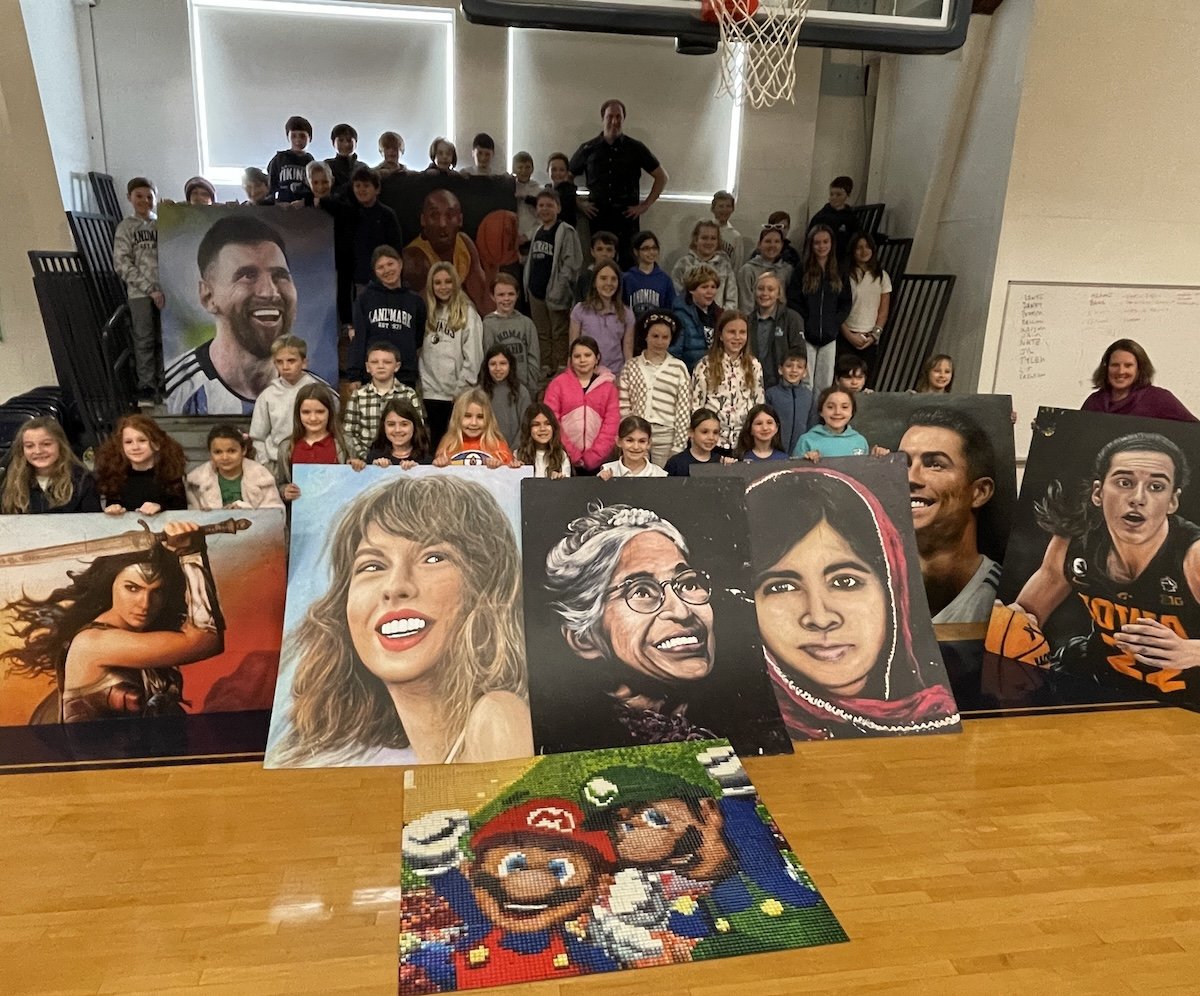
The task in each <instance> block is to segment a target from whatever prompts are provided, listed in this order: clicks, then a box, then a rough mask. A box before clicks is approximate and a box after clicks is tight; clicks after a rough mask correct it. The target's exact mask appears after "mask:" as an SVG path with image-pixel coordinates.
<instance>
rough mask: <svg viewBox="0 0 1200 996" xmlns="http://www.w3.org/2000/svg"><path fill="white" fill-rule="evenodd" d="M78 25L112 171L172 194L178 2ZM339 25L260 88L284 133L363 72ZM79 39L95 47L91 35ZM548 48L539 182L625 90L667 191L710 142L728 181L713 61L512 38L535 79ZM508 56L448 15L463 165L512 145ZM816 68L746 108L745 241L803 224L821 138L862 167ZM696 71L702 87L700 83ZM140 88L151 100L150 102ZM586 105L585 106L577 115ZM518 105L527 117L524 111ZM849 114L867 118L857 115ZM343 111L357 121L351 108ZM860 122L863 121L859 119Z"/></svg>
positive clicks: (183, 49)
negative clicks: (765, 106)
mask: <svg viewBox="0 0 1200 996" xmlns="http://www.w3.org/2000/svg"><path fill="white" fill-rule="evenodd" d="M407 5H409V6H443V7H444V6H455V7H456V6H457V5H456V4H447V3H445V2H440V3H433V2H429V3H421V2H420V0H408V3H407ZM89 20H90V24H91V27H90V28H89V27H88V21H89ZM81 24H82V25H83V27H84V31H85V32H88V33H94V39H95V51H96V73H95V75H94V76H93V77H91V78H90V79H87V78H85V80H84V86H85V90H88V91H90V92H89V94H88V97H87V101H88V102H90V103H91V104H93V105H95V106H98V107H99V108H101V118H102V121H103V132H104V140H105V141H104V152H105V162H106V164H107V170H108V172H111V173H112V174H113V175H114V176H115V177H117V178H118V180H119V181H123V180H124V179H125V178H127V177H129V176H132V175H135V174H136V173H138V172H144V173H146V174H148V175H150V176H151V177H153V178H154V180H155V182H156V183H157V184H158V186H159V190H160V194H161V195H162V196H167V197H177V196H179V193H180V191H181V188H182V185H183V182H184V180H186V179H187V178H188V177H189V176H192V175H193V174H195V173H196V172H197V170H198V163H199V160H200V151H199V142H198V138H197V118H196V105H195V93H194V87H193V83H192V55H191V49H190V46H189V42H188V17H187V3H186V0H156V2H155V3H153V4H146V3H142V2H139V0H104V2H103V3H101V4H100V5H99V6H98V7H97V8H95V9H93V10H92V11H91V12H90V19H89V18H87V17H86V15H85V18H83V19H81ZM334 24H335V26H334V27H332V28H331V30H330V32H329V37H330V41H329V52H328V58H327V60H322V64H321V65H315V66H314V65H311V64H303V65H297V66H296V71H295V76H294V78H292V79H280V80H279V82H278V84H277V86H275V87H273V88H272V89H271V91H270V92H269V93H264V94H263V95H262V99H263V100H265V101H267V102H269V104H270V106H271V107H272V108H273V109H274V110H275V111H276V117H278V119H279V128H280V130H281V129H282V122H283V120H284V119H285V118H286V117H287V115H288V114H289V113H291V112H292V110H293V109H294V108H303V106H304V100H303V96H300V97H298V98H297V99H295V100H290V99H289V97H288V95H289V94H300V95H303V93H304V92H305V90H306V88H314V87H320V88H328V87H330V86H336V85H337V84H336V81H337V79H338V78H339V77H344V75H345V74H346V73H348V72H356V73H364V72H369V71H370V70H369V67H363V66H362V65H361V61H362V60H361V58H360V57H359V56H358V54H357V53H356V51H355V50H354V48H353V47H352V46H345V45H343V46H342V47H339V42H338V31H337V28H336V22H334ZM84 42H85V43H90V39H84ZM264 44H267V40H266V39H264ZM547 44H549V45H551V46H553V51H554V52H555V55H554V60H553V65H554V66H556V67H560V66H575V67H577V70H576V74H575V75H574V76H573V77H567V78H566V79H560V80H559V82H558V83H557V85H558V86H560V87H562V88H563V94H562V96H561V98H555V96H554V95H553V93H552V91H551V92H548V84H546V83H545V82H543V83H541V85H540V86H539V87H538V88H537V91H536V92H532V93H531V92H530V91H529V88H524V91H523V92H522V91H521V90H518V92H516V93H515V100H514V108H513V110H514V118H515V120H514V133H515V136H514V144H515V145H516V146H517V147H519V148H527V149H528V150H529V151H531V152H532V153H533V155H534V158H535V161H536V163H537V171H536V173H535V177H536V178H539V179H544V177H543V173H544V160H545V156H546V155H547V154H548V153H549V152H551V151H554V150H556V149H561V150H563V151H566V152H568V153H570V152H572V151H574V148H575V146H576V145H577V144H578V143H579V142H580V141H583V140H584V139H586V138H588V137H590V136H592V135H594V134H596V133H598V132H599V130H600V118H599V105H600V102H601V101H602V100H603V99H604V98H605V97H608V96H619V97H621V98H622V99H624V100H625V101H626V103H627V104H628V105H629V108H630V114H629V119H628V121H627V126H626V130H627V131H628V132H629V133H630V134H632V135H634V136H635V137H638V138H641V139H643V140H644V141H646V142H647V144H649V145H650V147H651V148H652V149H653V151H654V152H655V153H656V154H657V155H658V156H659V158H660V159H661V160H662V161H663V163H664V165H665V166H666V168H667V170H668V172H669V173H671V174H672V181H671V183H670V184H669V185H668V188H667V192H668V194H673V193H679V192H680V189H681V187H680V184H681V182H683V180H684V174H692V175H695V174H696V173H697V172H698V171H697V170H696V169H695V168H694V161H695V160H697V159H699V158H700V157H702V156H705V155H709V154H711V152H712V151H713V150H717V153H716V155H717V157H718V158H719V159H720V161H721V165H720V168H719V169H718V170H717V173H719V174H720V176H721V178H722V182H721V183H718V184H716V185H712V186H708V185H705V186H704V190H703V192H704V193H705V194H707V195H711V193H712V192H713V191H715V190H716V189H718V187H720V186H724V176H725V172H726V171H725V159H726V154H725V151H724V150H725V149H726V148H727V146H728V134H729V128H728V114H727V113H726V114H725V115H724V118H722V115H721V114H718V113H714V110H713V99H714V98H713V93H714V87H713V85H711V81H715V77H716V61H715V59H707V58H689V57H684V56H678V55H676V54H675V52H674V47H673V41H672V40H671V39H640V38H630V37H626V36H617V35H591V34H576V33H568V32H528V33H522V37H521V38H519V39H518V41H517V43H516V44H515V45H514V46H513V52H512V56H513V58H514V64H515V67H516V70H517V74H516V77H515V78H516V80H517V81H518V82H520V81H523V80H525V79H527V78H528V77H529V75H530V73H529V71H528V63H527V61H526V60H527V59H528V58H529V56H530V55H531V54H536V53H537V52H538V51H541V52H546V51H547V50H548V49H547ZM81 47H90V44H81ZM509 54H510V53H509V32H508V31H506V30H505V29H502V28H493V27H484V26H479V25H472V24H469V23H467V22H466V21H465V20H464V19H463V18H462V16H461V14H460V15H459V16H458V17H457V18H456V23H455V58H456V65H457V70H458V71H457V73H456V92H455V101H454V108H455V119H456V127H455V136H454V137H455V139H456V141H457V144H458V148H459V157H460V163H464V162H466V161H469V157H470V148H469V145H470V136H471V135H473V134H474V133H476V132H478V131H487V132H489V133H490V134H492V135H493V136H494V137H495V138H496V140H497V145H498V148H497V157H498V158H499V159H502V160H503V161H504V162H505V163H507V162H508V161H509V158H510V157H511V154H512V152H513V151H515V150H511V149H508V148H506V147H505V136H506V132H507V126H506V118H507V113H508V107H507V100H506V90H507V79H508V62H509ZM536 68H537V66H536V64H535V65H534V69H535V70H536ZM820 72H821V53H820V52H819V51H813V50H805V51H802V52H801V54H800V57H799V59H798V65H797V75H798V82H797V93H798V97H797V101H796V103H795V105H790V104H789V105H784V106H782V107H777V108H773V109H769V110H763V111H754V110H751V109H749V108H747V109H746V111H745V113H744V116H743V120H742V127H741V140H740V143H739V145H740V148H739V150H738V155H739V178H738V185H737V187H738V189H737V193H738V195H739V203H738V210H737V213H736V214H735V216H734V224H735V225H736V226H739V227H740V230H741V231H742V233H743V234H744V235H746V236H747V237H750V236H751V235H752V234H753V233H755V232H756V230H757V225H758V223H759V222H760V220H762V219H765V217H766V215H767V214H768V213H769V212H770V211H772V210H775V209H777V208H783V209H786V210H788V211H790V212H791V213H792V215H793V220H794V221H795V222H796V223H797V224H799V225H803V223H804V219H805V218H806V217H807V214H808V213H810V211H811V210H815V209H816V207H819V206H820V204H819V203H818V204H815V205H811V206H810V204H809V203H808V192H809V188H810V186H811V184H812V182H813V176H812V162H813V158H814V153H813V147H814V144H815V143H820V144H821V145H822V147H823V152H822V156H821V158H822V162H828V163H832V162H834V161H837V162H839V163H841V162H843V161H846V163H847V164H846V165H845V166H841V165H839V166H838V169H837V171H838V172H841V171H842V170H843V169H848V170H851V171H853V170H854V169H856V168H861V166H862V162H863V159H862V156H863V153H862V144H863V140H862V138H861V137H858V136H854V135H850V141H849V146H848V150H847V154H846V155H845V156H843V155H841V154H840V153H839V152H838V151H837V149H838V148H839V146H840V143H842V142H843V141H844V139H845V133H844V129H843V127H842V122H841V121H840V120H837V119H834V120H832V121H830V122H829V123H828V124H827V126H826V127H825V128H823V129H821V132H820V134H818V109H819V106H820V105H821V98H820V97H819V95H818V90H819V86H820ZM704 76H707V77H709V78H710V82H708V83H700V82H698V81H699V79H700V78H701V77H704ZM680 77H683V78H685V80H686V85H683V86H681V85H679V80H680ZM381 86H382V87H384V97H383V98H381V99H387V100H392V101H396V102H398V103H402V98H400V99H398V95H397V94H396V93H395V92H390V93H389V92H388V91H387V90H386V87H387V82H386V81H381ZM148 93H151V94H152V95H153V99H148V98H147V94H148ZM555 105H559V106H562V107H563V108H566V109H569V113H568V114H564V116H563V117H562V119H561V126H560V125H558V124H556V123H554V122H553V121H552V120H550V119H547V118H546V117H545V116H544V115H543V114H541V113H537V114H534V113H533V111H534V110H535V109H536V110H537V111H539V112H540V111H542V110H543V109H544V108H546V107H549V106H555ZM582 108H586V113H584V114H583V116H582V118H581V117H580V113H582V112H581V111H580V109H582ZM523 110H524V111H527V112H528V113H527V114H525V115H522V111H523ZM856 113H857V114H859V115H861V111H860V110H859V111H856ZM397 117H398V118H399V120H397V121H396V122H395V123H394V127H397V128H399V129H400V130H401V131H403V125H404V120H403V117H402V116H401V115H397ZM826 117H828V114H827V115H826ZM345 118H346V119H349V120H351V121H354V120H355V116H354V113H353V111H352V110H351V109H348V110H347V112H346V114H345ZM333 123H334V122H332V121H328V122H326V121H316V122H315V126H316V130H317V132H318V134H317V135H316V136H314V139H315V140H314V142H313V146H312V151H313V153H314V155H317V156H318V157H322V156H326V155H330V154H331V150H330V149H329V148H328V128H329V127H330V126H331V125H332V124H333ZM856 127H857V128H858V129H859V130H861V124H859V125H856ZM364 131H365V130H364ZM660 131H662V132H665V133H667V134H669V135H674V136H678V143H677V144H674V143H664V141H661V140H656V138H655V136H656V134H658V133H659V132H660ZM375 137H376V136H375V135H373V134H372V135H368V134H365V133H364V134H362V135H361V136H360V150H359V151H360V153H362V154H363V157H364V158H366V159H369V160H372V161H373V160H374V158H375V148H374V139H375ZM408 137H409V136H407V135H406V138H408ZM278 142H279V144H277V145H274V146H273V148H281V147H282V146H283V144H284V140H283V136H282V133H281V134H280V135H279V136H278ZM856 150H857V151H856ZM405 161H406V162H407V163H408V164H409V165H410V166H414V167H417V168H419V167H421V166H423V165H424V163H425V161H426V160H425V149H424V148H423V147H418V143H417V142H415V141H409V142H408V148H407V150H406V153H405ZM263 165H264V166H265V163H263ZM826 168H828V167H826ZM831 175H832V174H831ZM827 179H828V178H823V179H822V180H821V181H820V183H821V184H824V183H825V182H827ZM699 186H700V185H699V184H691V185H690V187H689V190H690V192H698V187H699ZM220 194H221V196H222V197H223V198H224V197H230V198H232V197H234V196H238V197H240V196H241V193H240V190H238V189H237V188H234V187H231V186H230V187H222V188H220ZM820 203H823V200H822V201H821V202H820ZM707 213H708V207H707V203H694V202H693V203H687V202H678V201H672V200H671V199H669V198H668V199H666V200H663V201H660V202H659V204H657V205H656V206H655V207H654V208H653V209H652V210H651V211H650V212H649V213H648V214H647V215H646V216H645V218H644V219H643V224H644V226H646V227H652V228H654V229H655V230H656V231H660V234H661V235H662V238H663V240H664V243H665V244H666V245H668V246H671V245H681V244H686V236H687V233H688V232H689V231H690V228H691V225H692V223H693V222H694V221H695V220H697V219H698V218H700V217H703V216H706V215H707Z"/></svg>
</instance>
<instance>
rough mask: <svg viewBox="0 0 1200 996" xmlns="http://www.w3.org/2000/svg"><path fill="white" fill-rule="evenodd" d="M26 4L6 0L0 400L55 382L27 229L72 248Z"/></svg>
mask: <svg viewBox="0 0 1200 996" xmlns="http://www.w3.org/2000/svg"><path fill="white" fill-rule="evenodd" d="M21 6H22V5H21V3H20V2H19V0H0V24H2V25H4V29H3V30H0V175H3V176H4V178H5V184H4V195H3V196H2V197H0V225H2V226H3V230H4V232H5V236H6V237H5V238H3V239H0V399H3V398H8V397H11V396H12V395H13V394H16V393H19V392H20V391H23V390H26V389H28V388H30V387H34V386H36V385H39V384H49V383H53V382H54V372H53V367H52V366H51V363H50V351H49V349H48V348H47V346H46V336H45V332H44V331H43V328H42V320H41V315H40V313H39V312H38V307H37V298H36V297H35V295H34V292H33V281H32V280H31V279H30V278H31V271H30V269H29V262H28V259H27V257H26V255H25V253H26V251H27V250H28V249H29V248H30V246H29V245H28V242H29V241H31V240H30V239H29V238H27V237H26V236H27V234H28V233H36V242H37V246H38V248H41V249H70V248H72V241H71V233H70V231H69V230H68V229H67V221H66V218H64V217H63V213H62V198H61V196H60V193H59V188H58V186H57V185H56V184H55V183H54V175H55V173H54V159H53V156H52V155H51V152H50V148H51V140H50V137H49V135H48V134H47V130H46V122H45V118H44V117H43V115H42V103H41V98H40V96H39V94H38V85H37V79H36V77H35V75H34V69H33V59H32V57H31V56H30V52H29V47H28V45H27V44H26V42H25V31H24V22H23V19H22V11H21Z"/></svg>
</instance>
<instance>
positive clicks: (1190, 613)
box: [989, 432, 1200, 701]
mask: <svg viewBox="0 0 1200 996" xmlns="http://www.w3.org/2000/svg"><path fill="white" fill-rule="evenodd" d="M1188 477H1189V468H1188V463H1187V459H1186V457H1185V455H1184V453H1183V450H1182V449H1181V448H1180V447H1179V446H1178V445H1177V444H1176V443H1175V442H1173V441H1172V440H1170V439H1168V438H1167V437H1166V436H1163V435H1160V434H1158V433H1155V432H1134V433H1129V434H1127V435H1123V436H1119V437H1117V438H1116V439H1113V440H1112V441H1111V442H1109V443H1107V444H1106V445H1105V446H1103V447H1102V448H1101V450H1100V451H1099V453H1098V454H1097V455H1096V460H1095V463H1094V465H1093V468H1092V474H1091V481H1090V483H1089V484H1088V485H1087V486H1086V487H1085V488H1084V489H1083V491H1082V493H1075V494H1071V493H1068V491H1067V489H1065V488H1064V487H1063V486H1062V484H1061V483H1060V482H1059V481H1053V482H1051V484H1050V486H1049V487H1048V488H1047V490H1046V494H1045V497H1044V498H1043V499H1042V500H1040V501H1038V502H1037V503H1036V504H1035V506H1034V509H1035V514H1036V517H1037V522H1038V525H1039V526H1040V527H1041V529H1042V530H1044V531H1045V532H1047V533H1049V534H1050V536H1051V539H1050V542H1049V543H1048V544H1047V546H1046V551H1045V555H1044V556H1043V558H1042V562H1041V565H1040V566H1039V567H1038V568H1037V570H1036V571H1034V573H1033V574H1032V576H1031V577H1030V578H1029V579H1028V580H1027V581H1026V582H1025V584H1024V586H1023V587H1022V588H1021V590H1020V592H1019V593H1018V595H1017V598H1016V601H1015V603H1013V604H1012V605H1010V606H1009V608H1011V609H1014V610H1017V611H1020V612H1024V613H1025V615H1026V616H1027V617H1029V622H1030V623H1031V624H1032V625H1033V626H1035V627H1039V626H1041V625H1042V624H1043V623H1044V622H1045V621H1047V620H1048V619H1049V618H1050V616H1051V615H1052V614H1053V613H1054V612H1055V610H1056V609H1058V607H1059V606H1060V605H1062V604H1063V603H1064V602H1065V601H1067V600H1068V599H1069V598H1070V597H1071V596H1072V595H1074V596H1075V597H1076V598H1078V599H1079V600H1080V601H1081V602H1082V604H1083V606H1084V608H1085V609H1086V610H1087V614H1088V617H1089V618H1090V619H1091V632H1090V633H1089V634H1088V635H1086V636H1074V637H1071V638H1068V639H1067V640H1065V641H1063V642H1062V643H1061V644H1060V645H1059V646H1058V647H1057V648H1055V651H1054V655H1053V657H1052V658H1051V662H1052V664H1053V665H1055V666H1057V667H1059V668H1061V669H1063V670H1066V671H1069V672H1074V673H1084V674H1093V675H1095V676H1097V677H1102V676H1112V675H1122V676H1124V677H1126V678H1130V679H1134V680H1137V681H1141V682H1144V683H1145V684H1146V685H1147V686H1149V687H1150V688H1152V689H1156V690H1157V691H1159V692H1163V693H1168V694H1170V695H1171V696H1172V697H1175V693H1183V694H1182V695H1181V696H1180V698H1185V699H1188V700H1194V701H1200V526H1197V525H1195V524H1194V523H1192V522H1189V521H1188V520H1187V519H1185V518H1183V517H1182V516H1180V515H1177V514H1176V513H1177V511H1178V509H1179V502H1180V497H1181V495H1182V494H1183V491H1184V489H1185V488H1186V487H1187V485H1188ZM989 649H994V648H991V647H989Z"/></svg>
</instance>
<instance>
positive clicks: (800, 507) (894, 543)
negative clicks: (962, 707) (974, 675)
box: [746, 458, 959, 740]
mask: <svg viewBox="0 0 1200 996" xmlns="http://www.w3.org/2000/svg"><path fill="white" fill-rule="evenodd" d="M838 468H839V469H837V470H834V469H832V467H828V468H827V467H823V466H822V467H807V466H797V467H794V468H791V469H788V470H782V471H776V472H774V473H768V474H767V475H766V476H764V477H760V478H759V479H757V480H755V481H753V482H751V483H750V484H749V485H748V487H747V488H746V513H747V516H748V518H749V522H750V540H751V545H752V548H753V559H752V564H753V571H754V580H753V583H752V587H753V592H754V603H755V608H756V610H757V613H758V630H759V634H760V635H761V637H762V642H763V651H764V655H765V657H766V662H767V669H768V672H769V674H770V676H771V680H772V682H773V683H774V688H775V693H776V695H777V697H778V699H779V704H780V708H781V709H782V711H783V718H784V721H785V722H786V723H787V727H788V732H789V733H791V735H792V737H793V739H796V740H830V739H842V738H850V737H875V736H901V735H908V734H920V733H943V732H947V731H952V730H957V729H958V728H959V716H958V707H957V705H956V704H955V701H954V696H953V694H952V693H951V691H950V687H949V684H948V683H947V679H946V676H945V671H944V669H943V667H942V661H941V656H940V654H939V652H938V649H937V643H936V641H935V639H934V636H933V627H932V625H931V624H930V622H929V616H928V610H927V608H926V606H925V600H924V596H923V594H922V592H921V590H920V572H919V571H918V570H917V565H916V558H915V557H914V552H915V551H914V549H913V546H914V544H913V542H912V539H911V533H910V532H909V530H908V517H909V512H908V501H907V496H906V493H905V492H906V491H907V488H906V487H905V481H904V475H903V465H902V464H901V463H899V462H898V461H897V460H896V458H892V460H889V461H881V460H878V459H871V458H844V459H843V460H840V461H838ZM843 468H845V470H844V471H843Z"/></svg>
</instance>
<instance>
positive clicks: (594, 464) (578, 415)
mask: <svg viewBox="0 0 1200 996" xmlns="http://www.w3.org/2000/svg"><path fill="white" fill-rule="evenodd" d="M570 360H571V362H570V366H569V367H568V368H567V369H566V370H564V371H563V372H562V373H560V374H559V375H558V376H557V377H555V378H554V379H553V380H552V381H550V383H549V384H548V385H547V387H546V399H545V400H546V404H547V405H548V406H549V407H550V409H551V411H553V412H554V414H555V416H556V417H557V418H558V422H559V426H560V427H561V431H562V444H563V447H564V448H565V449H566V451H567V456H569V457H570V458H571V465H572V466H573V467H574V468H575V473H576V474H584V475H593V474H595V473H596V471H598V470H599V469H600V466H601V465H602V464H603V463H604V461H605V460H607V459H609V457H610V456H611V455H612V448H613V444H614V443H615V442H616V439H617V426H618V425H619V424H620V422H621V408H620V405H619V404H618V401H617V382H616V379H615V378H614V377H613V375H612V373H611V371H609V369H608V368H607V367H602V366H600V365H599V364H600V347H599V346H598V345H597V344H596V340H595V339H593V338H592V337H591V336H587V335H581V336H580V337H579V338H578V339H576V340H575V341H574V342H573V343H571V357H570Z"/></svg>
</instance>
